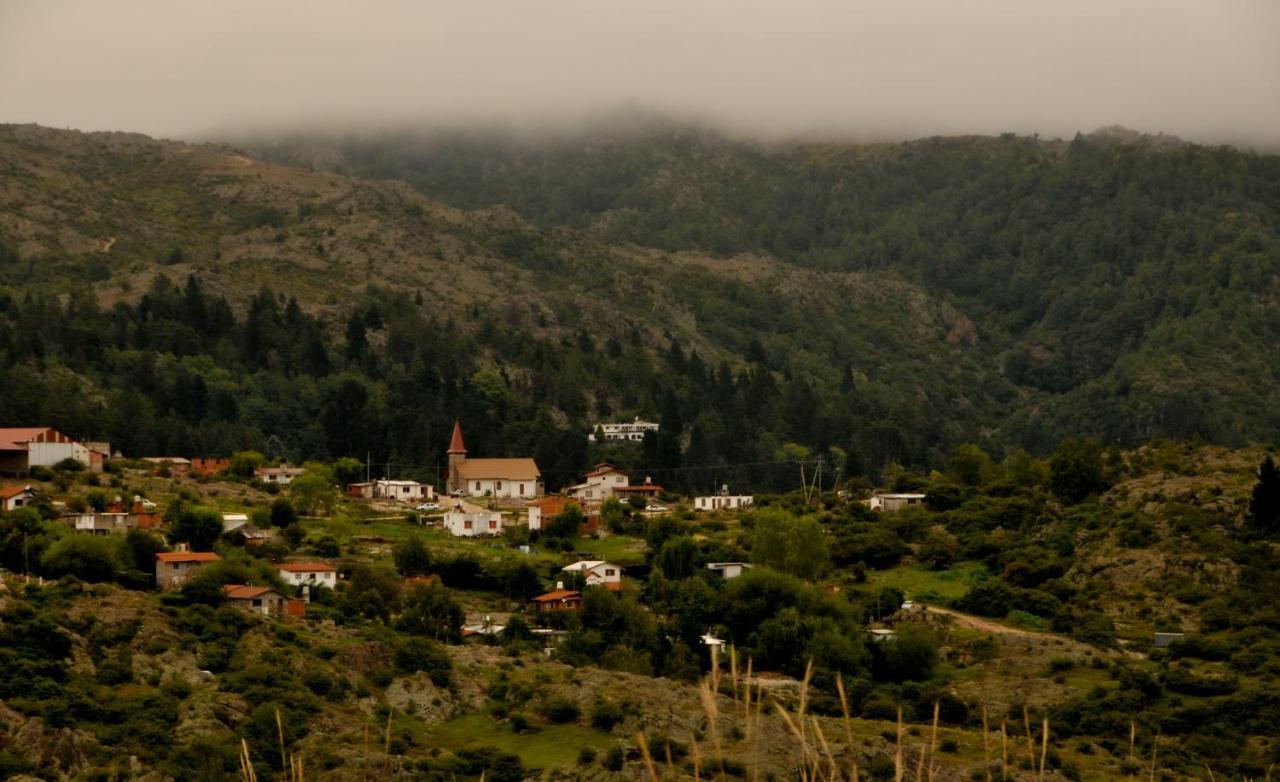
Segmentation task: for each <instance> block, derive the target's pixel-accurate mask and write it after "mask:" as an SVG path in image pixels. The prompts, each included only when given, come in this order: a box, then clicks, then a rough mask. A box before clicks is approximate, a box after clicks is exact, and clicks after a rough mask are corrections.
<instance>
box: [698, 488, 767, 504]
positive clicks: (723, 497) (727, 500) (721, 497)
mask: <svg viewBox="0 0 1280 782" xmlns="http://www.w3.org/2000/svg"><path fill="white" fill-rule="evenodd" d="M755 503H756V498H755V497H754V496H753V495H750V494H730V493H729V487H728V486H721V487H720V493H719V494H712V495H709V496H706V497H694V498H693V509H694V510H738V509H740V508H749V507H751V506H752V505H755Z"/></svg>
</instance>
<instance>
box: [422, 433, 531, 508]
mask: <svg viewBox="0 0 1280 782" xmlns="http://www.w3.org/2000/svg"><path fill="white" fill-rule="evenodd" d="M445 454H446V456H447V457H448V460H449V477H448V479H447V480H446V481H445V488H446V489H447V490H448V492H449V494H451V495H453V496H455V497H504V498H512V499H532V498H534V497H541V496H542V493H543V492H542V473H541V472H540V471H539V470H538V465H537V464H536V463H535V462H534V461H533V459H529V458H518V459H468V458H467V447H466V445H464V444H463V442H462V423H461V422H460V421H454V422H453V437H452V438H450V440H449V450H448V451H446V452H445Z"/></svg>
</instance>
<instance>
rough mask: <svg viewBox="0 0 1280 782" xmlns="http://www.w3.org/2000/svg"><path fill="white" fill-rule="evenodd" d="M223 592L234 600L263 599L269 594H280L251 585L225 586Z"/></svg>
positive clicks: (269, 588)
mask: <svg viewBox="0 0 1280 782" xmlns="http://www.w3.org/2000/svg"><path fill="white" fill-rule="evenodd" d="M222 591H223V592H226V593H227V597H229V598H231V599H232V600H252V599H253V598H255V597H262V596H263V595H265V594H267V593H268V592H270V593H272V594H280V593H279V592H276V591H275V590H274V589H272V588H271V587H262V586H253V585H251V584H224V585H223V586H222Z"/></svg>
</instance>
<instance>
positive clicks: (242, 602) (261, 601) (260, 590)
mask: <svg viewBox="0 0 1280 782" xmlns="http://www.w3.org/2000/svg"><path fill="white" fill-rule="evenodd" d="M222 591H223V592H225V593H226V595H227V602H228V603H230V604H231V605H233V606H235V607H236V608H239V609H241V610H244V611H248V612H250V613H254V614H262V615H263V616H280V615H281V614H284V613H286V610H287V606H288V603H289V599H288V598H286V597H285V596H284V595H282V594H280V593H279V592H277V591H276V590H274V589H272V588H271V587H264V586H252V585H250V584H225V585H224V586H223V587H222Z"/></svg>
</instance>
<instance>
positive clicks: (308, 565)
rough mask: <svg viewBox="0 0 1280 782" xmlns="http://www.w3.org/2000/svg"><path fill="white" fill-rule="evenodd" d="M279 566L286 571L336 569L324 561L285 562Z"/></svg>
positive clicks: (323, 571)
mask: <svg viewBox="0 0 1280 782" xmlns="http://www.w3.org/2000/svg"><path fill="white" fill-rule="evenodd" d="M279 568H280V569H281V570H283V571H285V572H287V573H336V572H337V570H338V569H337V568H335V567H334V566H333V565H327V564H325V563H324V562H285V563H283V564H281V565H279Z"/></svg>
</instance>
